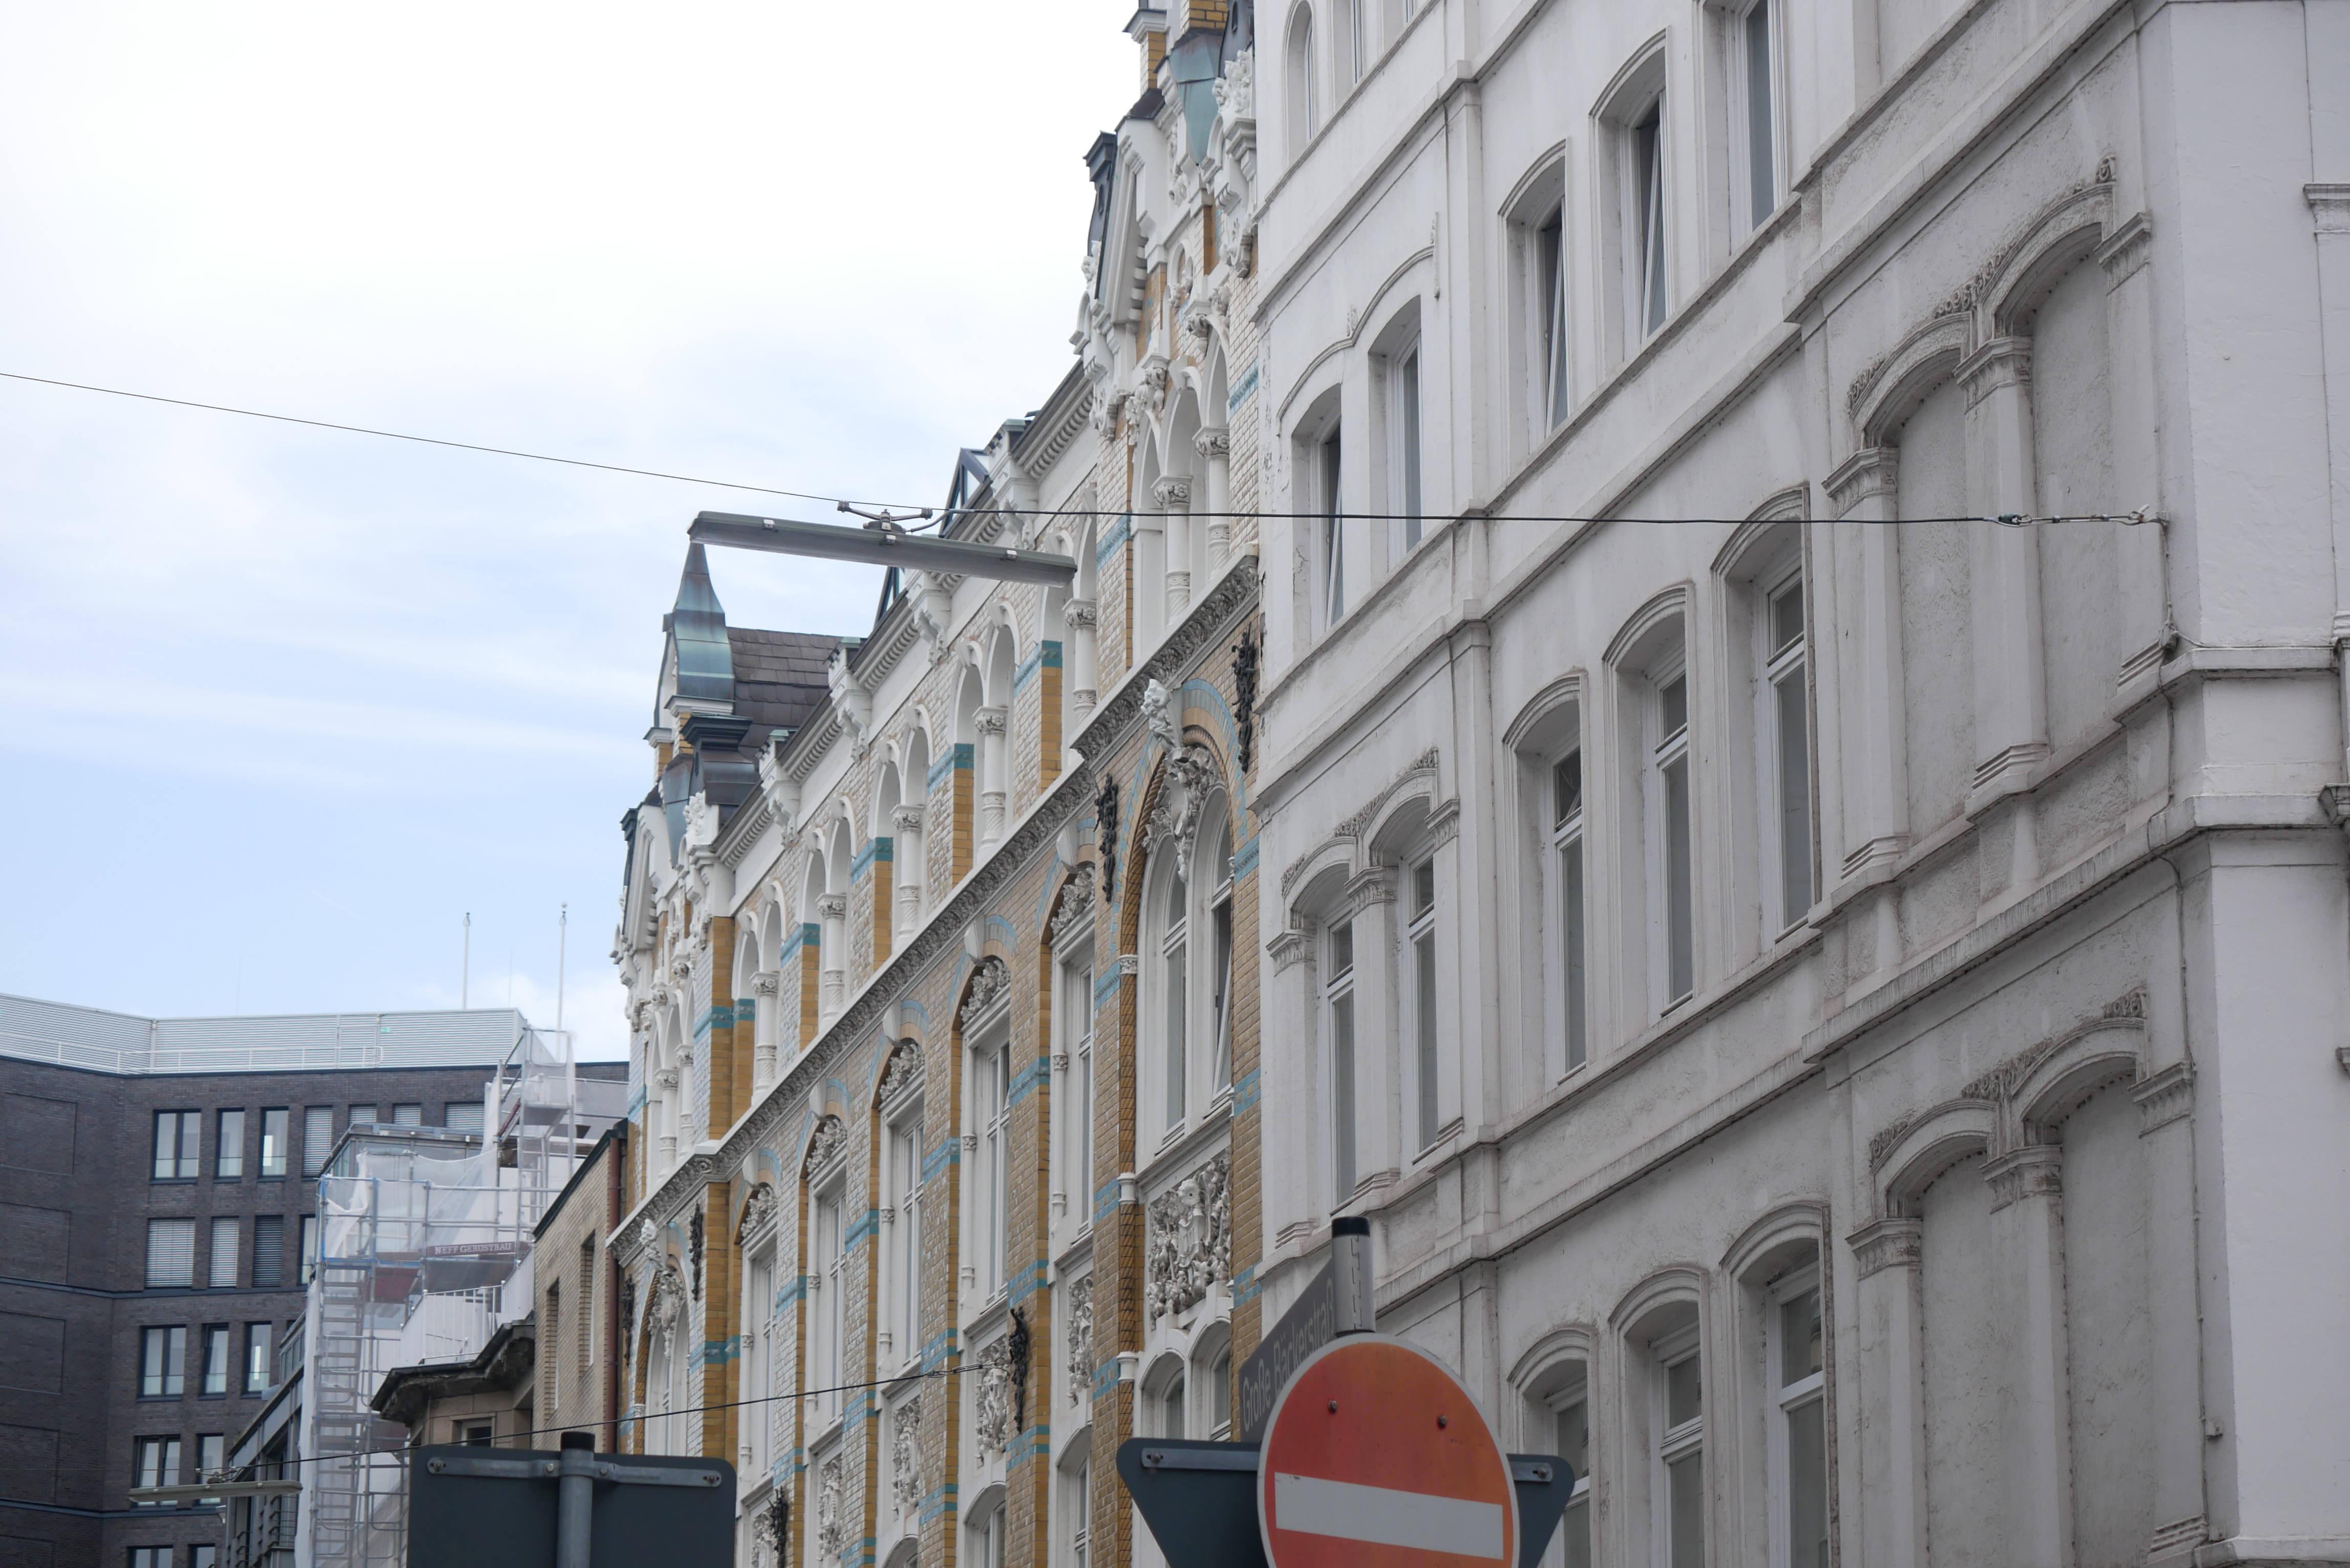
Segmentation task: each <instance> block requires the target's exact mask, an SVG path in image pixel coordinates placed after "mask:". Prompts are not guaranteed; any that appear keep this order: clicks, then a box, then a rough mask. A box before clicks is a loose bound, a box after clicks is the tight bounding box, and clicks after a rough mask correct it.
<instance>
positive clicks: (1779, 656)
mask: <svg viewBox="0 0 2350 1568" xmlns="http://www.w3.org/2000/svg"><path fill="white" fill-rule="evenodd" d="M1791 593H1792V594H1793V595H1794V604H1795V607H1796V613H1797V615H1798V616H1799V617H1800V618H1801V625H1800V626H1799V628H1797V630H1796V632H1795V634H1794V637H1793V638H1792V639H1789V640H1787V641H1786V642H1785V643H1783V644H1781V645H1780V646H1778V647H1776V648H1774V647H1773V643H1774V642H1777V641H1778V628H1777V621H1778V608H1779V605H1780V603H1781V601H1782V600H1783V598H1785V597H1786V596H1787V595H1789V594H1791ZM1755 612H1756V613H1755V617H1754V621H1755V638H1756V642H1757V645H1758V646H1757V649H1756V668H1757V669H1759V670H1762V671H1763V679H1762V680H1760V681H1758V682H1757V683H1756V701H1757V704H1758V706H1757V711H1756V714H1755V730H1756V733H1757V735H1758V736H1759V737H1760V738H1761V741H1762V743H1761V744H1760V745H1758V746H1757V747H1756V748H1755V752H1756V756H1757V760H1758V761H1759V762H1760V763H1761V764H1762V767H1763V778H1762V780H1761V781H1760V782H1761V785H1762V789H1761V799H1762V801H1763V824H1762V827H1763V833H1762V839H1763V866H1764V874H1765V876H1767V877H1769V879H1770V880H1769V888H1768V892H1767V894H1766V903H1765V907H1766V908H1768V909H1772V910H1773V911H1774V913H1775V915H1776V919H1775V921H1774V923H1773V926H1772V929H1773V933H1774V934H1776V935H1780V936H1783V935H1785V934H1786V933H1787V932H1789V931H1791V930H1793V929H1795V928H1796V927H1798V926H1800V925H1802V924H1803V923H1804V919H1805V917H1806V916H1808V915H1809V914H1810V912H1811V907H1812V902H1813V900H1814V898H1817V897H1818V887H1819V875H1818V867H1817V864H1816V860H1817V851H1816V849H1815V848H1814V839H1815V837H1816V835H1815V834H1814V831H1813V826H1812V810H1813V805H1814V795H1815V794H1817V788H1818V786H1817V781H1816V774H1817V770H1816V769H1815V768H1814V766H1813V765H1812V734H1811V732H1812V691H1811V670H1810V656H1811V604H1810V596H1809V588H1808V586H1807V584H1806V583H1805V580H1804V569H1803V566H1802V565H1801V563H1800V562H1798V563H1796V564H1794V565H1792V566H1788V567H1787V568H1786V569H1785V570H1783V571H1781V572H1779V573H1777V574H1775V575H1774V576H1771V577H1768V578H1766V579H1764V581H1763V584H1762V585H1761V586H1760V587H1759V588H1758V590H1757V593H1756V596H1755ZM1790 691H1792V692H1793V694H1794V698H1795V700H1796V701H1799V702H1800V703H1801V704H1802V712H1801V713H1800V714H1798V715H1795V721H1796V722H1795V723H1794V725H1793V726H1791V725H1790V723H1789V722H1788V718H1789V715H1788V714H1787V712H1786V706H1785V704H1786V697H1787V693H1788V692H1790ZM1791 727H1793V728H1794V729H1795V730H1796V733H1795V734H1794V735H1793V736H1792V737H1791V736H1790V735H1789V734H1788V731H1789V729H1790V728H1791ZM1790 763H1793V765H1794V767H1796V768H1798V769H1800V770H1801V777H1800V778H1799V779H1794V780H1791V779H1790V778H1789V775H1788V767H1789V765H1790ZM1796 787H1800V790H1801V792H1802V796H1803V798H1802V799H1801V800H1800V801H1795V800H1792V799H1791V798H1790V796H1791V795H1792V794H1794V793H1795V788H1796ZM1797 833H1799V834H1800V837H1801V842H1800V843H1798V842H1795V840H1794V837H1793V836H1791V835H1794V834H1797ZM1798 875H1799V876H1800V877H1802V883H1801V885H1800V886H1798V885H1796V883H1795V882H1794V877H1796V876H1798Z"/></svg>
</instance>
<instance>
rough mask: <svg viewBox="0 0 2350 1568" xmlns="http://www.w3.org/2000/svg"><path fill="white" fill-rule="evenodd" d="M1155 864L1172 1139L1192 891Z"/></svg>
mask: <svg viewBox="0 0 2350 1568" xmlns="http://www.w3.org/2000/svg"><path fill="white" fill-rule="evenodd" d="M1154 858H1155V860H1156V862H1157V864H1155V865H1154V866H1153V867H1152V870H1153V871H1154V873H1155V879H1154V885H1155V889H1156V890H1155V893H1154V895H1153V903H1154V904H1155V906H1156V908H1157V910H1158V919H1157V921H1156V924H1157V927H1158V929H1157V931H1156V933H1155V937H1156V940H1155V941H1154V943H1153V945H1152V949H1151V956H1152V958H1153V959H1154V960H1155V961H1156V963H1157V972H1158V983H1157V984H1156V986H1155V987H1154V989H1155V990H1156V992H1158V1012H1159V1074H1158V1078H1159V1131H1160V1132H1161V1133H1169V1132H1172V1131H1173V1130H1174V1129H1175V1128H1177V1127H1180V1126H1182V1125H1183V1119H1184V1116H1185V1115H1186V1114H1187V1106H1186V1104H1185V1101H1186V1098H1187V1096H1185V1094H1184V1088H1185V1086H1186V1082H1187V1080H1188V1079H1189V1077H1190V1075H1191V1051H1190V1041H1191V883H1190V882H1189V880H1188V879H1186V878H1185V877H1184V875H1183V870H1182V867H1181V866H1180V864H1179V862H1178V857H1176V855H1175V852H1174V846H1171V845H1170V846H1166V847H1164V848H1163V849H1161V851H1160V852H1159V855H1158V856H1156V857H1154ZM1168 1435H1172V1434H1168Z"/></svg>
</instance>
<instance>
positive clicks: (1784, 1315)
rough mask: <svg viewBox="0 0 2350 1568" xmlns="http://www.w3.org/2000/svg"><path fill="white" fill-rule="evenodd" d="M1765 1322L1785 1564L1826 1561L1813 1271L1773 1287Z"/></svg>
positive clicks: (1823, 1426)
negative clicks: (1773, 1398) (1776, 1428)
mask: <svg viewBox="0 0 2350 1568" xmlns="http://www.w3.org/2000/svg"><path fill="white" fill-rule="evenodd" d="M1770 1326H1771V1344H1770V1346H1769V1350H1768V1355H1769V1358H1770V1366H1771V1368H1772V1372H1773V1376H1772V1378H1771V1382H1772V1385H1773V1392H1774V1394H1775V1396H1776V1402H1777V1406H1778V1419H1779V1422H1780V1430H1779V1432H1778V1433H1777V1434H1776V1436H1777V1437H1778V1438H1779V1440H1778V1441H1777V1442H1776V1443H1774V1444H1773V1445H1772V1448H1773V1453H1772V1455H1771V1459H1772V1467H1771V1468H1772V1475H1771V1483H1772V1484H1771V1490H1772V1492H1773V1502H1774V1504H1775V1506H1774V1508H1773V1512H1774V1513H1775V1514H1776V1515H1777V1516H1778V1517H1777V1519H1776V1520H1774V1521H1773V1523H1774V1524H1775V1525H1776V1526H1777V1527H1778V1528H1779V1529H1782V1530H1783V1531H1784V1532H1785V1536H1784V1541H1785V1546H1786V1554H1785V1557H1784V1559H1783V1561H1784V1562H1785V1563H1788V1564H1789V1568H1827V1562H1828V1460H1827V1399H1826V1387H1827V1376H1826V1369H1827V1357H1826V1345H1825V1336H1824V1334H1823V1333H1822V1325H1821V1322H1820V1287H1819V1279H1818V1271H1817V1270H1814V1269H1805V1270H1804V1272H1802V1273H1801V1274H1799V1275H1797V1276H1796V1277H1795V1278H1794V1280H1792V1281H1790V1282H1786V1283H1784V1284H1783V1285H1781V1286H1780V1287H1779V1288H1778V1289H1777V1290H1776V1291H1774V1292H1773V1297H1772V1315H1771V1325H1770Z"/></svg>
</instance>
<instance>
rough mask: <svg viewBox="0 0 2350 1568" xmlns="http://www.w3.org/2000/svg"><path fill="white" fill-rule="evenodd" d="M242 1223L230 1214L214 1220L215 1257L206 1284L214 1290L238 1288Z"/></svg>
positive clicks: (206, 1277)
mask: <svg viewBox="0 0 2350 1568" xmlns="http://www.w3.org/2000/svg"><path fill="white" fill-rule="evenodd" d="M242 1223H243V1221H241V1220H238V1219H237V1218H236V1217H235V1216H234V1215H230V1214H223V1215H219V1216H216V1217H215V1218H214V1219H213V1255H212V1262H211V1263H210V1265H209V1267H208V1272H207V1273H206V1275H205V1282H206V1283H207V1284H209V1285H211V1286H212V1287H213V1289H214V1290H234V1289H235V1288H236V1277H237V1273H236V1266H237V1262H238V1260H237V1247H236V1243H237V1228H238V1227H239V1225H241V1224H242Z"/></svg>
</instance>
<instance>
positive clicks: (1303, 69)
mask: <svg viewBox="0 0 2350 1568" xmlns="http://www.w3.org/2000/svg"><path fill="white" fill-rule="evenodd" d="M1314 76H1315V71H1314V12H1313V10H1312V8H1311V7H1309V6H1305V5H1300V6H1299V7H1298V8H1297V14H1296V15H1295V16H1294V17H1293V18H1292V19H1291V21H1290V24H1289V50H1288V70H1287V79H1286V85H1287V87H1288V89H1289V90H1288V97H1287V101H1286V102H1285V103H1284V106H1283V108H1284V112H1285V114H1286V117H1287V119H1288V121H1289V155H1290V156H1291V157H1292V158H1295V157H1296V156H1297V155H1298V154H1299V153H1301V152H1303V151H1305V144H1306V143H1307V142H1309V141H1312V140H1314V138H1315V136H1316V135H1317V134H1319V133H1320V131H1321V130H1322V105H1321V101H1320V99H1319V98H1318V96H1317V95H1316V93H1315V80H1314Z"/></svg>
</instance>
